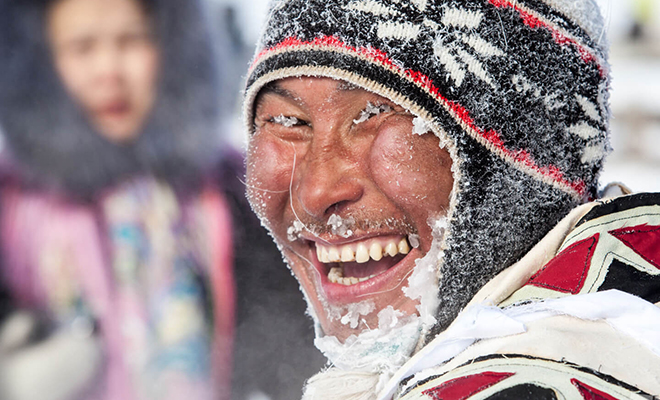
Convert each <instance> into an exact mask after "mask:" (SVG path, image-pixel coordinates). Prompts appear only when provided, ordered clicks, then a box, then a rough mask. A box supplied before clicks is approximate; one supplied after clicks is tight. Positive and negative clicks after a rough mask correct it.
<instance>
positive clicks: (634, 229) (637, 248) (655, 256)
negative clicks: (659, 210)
mask: <svg viewBox="0 0 660 400" xmlns="http://www.w3.org/2000/svg"><path fill="white" fill-rule="evenodd" d="M609 234H610V235H612V236H614V237H615V238H617V239H619V240H620V241H621V242H623V244H625V245H626V246H628V247H630V249H632V251H634V252H635V253H637V254H639V255H640V256H641V257H642V258H644V259H645V260H646V261H648V262H649V263H651V264H653V266H654V267H656V268H658V269H660V226H650V225H646V224H643V225H637V226H630V227H626V228H621V229H615V230H613V231H609Z"/></svg>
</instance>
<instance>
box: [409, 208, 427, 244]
mask: <svg viewBox="0 0 660 400" xmlns="http://www.w3.org/2000/svg"><path fill="white" fill-rule="evenodd" d="M424 197H426V196H424ZM408 242H409V243H410V245H411V246H412V247H413V248H414V249H417V248H419V235H418V234H416V233H411V234H410V235H408Z"/></svg>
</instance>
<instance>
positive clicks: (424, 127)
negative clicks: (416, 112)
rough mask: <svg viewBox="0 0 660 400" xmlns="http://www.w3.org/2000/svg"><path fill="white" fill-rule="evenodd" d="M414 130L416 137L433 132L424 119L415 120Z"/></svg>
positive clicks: (416, 118)
mask: <svg viewBox="0 0 660 400" xmlns="http://www.w3.org/2000/svg"><path fill="white" fill-rule="evenodd" d="M412 122H413V130H412V133H413V134H414V135H424V134H426V133H429V132H431V127H430V126H429V124H428V123H426V121H425V120H424V119H423V118H422V117H415V118H414V119H413V121H412Z"/></svg>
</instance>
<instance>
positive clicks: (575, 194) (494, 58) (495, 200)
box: [245, 0, 609, 333]
mask: <svg viewBox="0 0 660 400" xmlns="http://www.w3.org/2000/svg"><path fill="white" fill-rule="evenodd" d="M604 48H605V46H604V44H603V39H602V20H601V18H600V14H599V11H598V8H597V6H596V5H595V4H594V3H593V2H592V1H591V0H582V1H569V0H543V1H542V0H473V1H460V0H285V1H280V2H278V3H276V4H275V5H274V6H273V8H272V10H271V15H270V19H269V21H268V23H267V26H266V30H265V34H264V36H263V38H262V41H261V43H260V46H259V49H258V50H257V55H256V57H255V59H254V62H253V64H252V66H251V68H250V71H249V76H248V80H247V89H246V102H245V117H246V122H247V124H248V126H249V127H250V129H253V108H254V104H253V103H254V99H255V98H256V95H257V94H258V92H259V90H260V89H261V88H262V87H263V86H264V85H265V84H267V83H268V82H271V81H274V80H278V79H282V78H286V77H291V76H303V75H306V76H324V77H332V78H336V79H342V80H345V81H348V82H351V83H353V84H355V85H358V86H360V87H362V88H365V89H367V90H369V91H372V92H374V93H376V94H379V95H381V96H383V97H386V98H388V99H390V100H392V101H394V102H396V103H398V104H399V105H401V106H403V107H405V108H406V109H408V110H410V112H412V113H413V114H415V115H417V116H418V117H421V118H423V120H424V121H425V123H426V124H427V125H428V127H429V128H430V129H431V130H432V131H433V132H434V133H435V134H436V135H438V136H439V137H440V138H441V140H443V141H444V143H446V146H447V148H448V150H449V152H450V154H451V155H452V158H453V162H454V181H455V182H454V192H453V198H452V202H451V209H450V211H449V218H450V224H449V231H448V234H446V235H445V242H444V243H443V248H444V258H443V261H442V264H441V265H440V267H439V268H440V269H439V280H440V282H439V283H440V284H439V292H440V293H439V298H440V304H439V307H438V312H437V321H438V323H437V325H436V326H435V327H434V329H433V332H432V333H435V332H438V331H440V330H442V329H444V328H445V327H446V326H447V325H448V324H449V323H450V322H451V321H452V320H453V319H454V318H455V316H456V314H457V313H458V312H459V311H460V310H461V309H462V308H463V307H464V306H465V305H466V304H467V302H468V301H469V300H470V299H471V298H472V297H473V296H474V294H475V293H476V292H477V291H478V290H479V289H480V288H481V287H482V286H483V285H484V284H485V283H486V282H487V281H488V280H490V279H491V278H492V277H493V276H494V275H495V274H497V273H498V272H500V271H501V270H502V269H504V268H505V267H507V266H509V265H511V264H512V263H514V262H515V261H517V260H518V259H519V258H520V257H521V256H522V255H524V254H525V253H526V252H527V251H528V250H529V249H530V248H531V247H532V246H533V245H534V244H535V243H536V242H537V241H538V240H539V239H540V238H541V237H543V236H544V235H545V234H546V233H547V232H548V231H549V230H550V228H552V226H553V225H554V224H555V223H556V222H557V221H558V220H559V219H560V218H561V217H562V216H564V215H565V214H566V213H567V212H568V211H569V210H570V209H571V208H573V207H575V206H576V205H577V204H579V203H581V202H583V201H585V200H587V199H589V198H591V197H594V196H595V195H596V189H597V175H598V173H599V171H600V169H601V166H602V163H603V158H604V156H605V154H606V152H607V149H608V142H607V121H608V116H609V111H608V107H607V95H608V64H607V61H606V58H607V54H606V50H605V49H604Z"/></svg>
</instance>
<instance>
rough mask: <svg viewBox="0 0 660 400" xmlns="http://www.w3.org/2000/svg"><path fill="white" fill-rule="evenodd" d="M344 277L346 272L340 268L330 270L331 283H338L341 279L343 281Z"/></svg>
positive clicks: (329, 278)
mask: <svg viewBox="0 0 660 400" xmlns="http://www.w3.org/2000/svg"><path fill="white" fill-rule="evenodd" d="M343 276H344V271H343V270H342V269H341V268H340V267H333V268H330V272H328V280H329V281H330V282H334V283H337V281H338V280H339V279H342V278H343Z"/></svg>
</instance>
